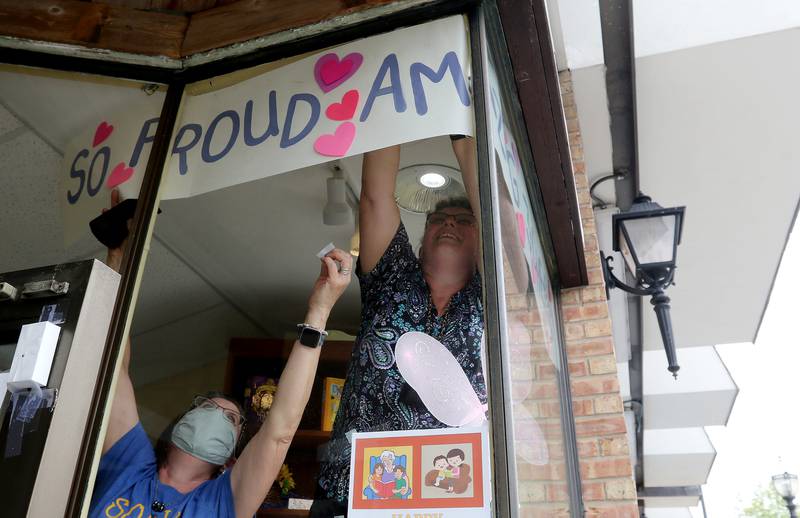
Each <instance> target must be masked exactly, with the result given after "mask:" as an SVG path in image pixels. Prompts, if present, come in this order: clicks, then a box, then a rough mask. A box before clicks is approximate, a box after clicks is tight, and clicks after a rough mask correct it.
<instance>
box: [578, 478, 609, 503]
mask: <svg viewBox="0 0 800 518" xmlns="http://www.w3.org/2000/svg"><path fill="white" fill-rule="evenodd" d="M581 486H582V487H581V492H582V493H583V499H584V500H605V499H606V492H605V486H604V484H603V483H602V482H582V484H581Z"/></svg>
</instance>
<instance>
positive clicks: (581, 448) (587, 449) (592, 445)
mask: <svg viewBox="0 0 800 518" xmlns="http://www.w3.org/2000/svg"><path fill="white" fill-rule="evenodd" d="M599 453H600V448H599V447H598V446H597V439H595V438H594V437H589V438H588V439H578V457H580V458H584V457H597V455H598V454H599Z"/></svg>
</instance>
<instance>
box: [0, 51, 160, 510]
mask: <svg viewBox="0 0 800 518" xmlns="http://www.w3.org/2000/svg"><path fill="white" fill-rule="evenodd" d="M163 99H164V93H163V91H162V90H160V89H159V87H158V86H157V85H145V84H142V83H137V82H133V81H124V80H117V79H109V78H102V77H96V76H90V75H85V74H68V73H62V72H56V71H48V70H39V69H32V68H24V67H10V66H0V178H1V179H2V186H0V192H2V197H1V199H0V282H3V281H4V280H9V279H15V281H14V282H13V284H16V286H14V287H15V288H16V289H17V290H18V292H21V291H22V290H23V286H24V284H23V285H20V283H19V282H17V281H16V279H24V281H22V282H39V281H51V280H55V281H57V282H59V283H68V285H67V284H62V286H64V288H65V290H66V293H59V294H54V293H53V292H52V291H49V290H43V291H40V292H39V293H38V294H37V297H23V296H20V297H19V298H18V299H16V300H4V301H2V302H0V381H2V383H0V399H4V400H5V404H0V408H2V409H3V412H2V414H0V417H2V418H3V420H2V422H3V429H2V431H0V437H2V443H3V444H2V445H0V456H2V460H0V484H2V486H3V488H4V491H3V494H4V498H3V511H4V514H7V515H8V516H24V515H25V514H26V509H27V513H28V514H29V515H31V516H33V515H36V516H56V515H64V513H65V506H66V505H67V500H68V497H69V493H70V488H71V486H72V480H73V475H74V472H75V463H76V462H77V459H78V454H79V451H80V449H81V441H82V439H83V434H84V427H85V423H86V419H87V415H88V410H89V401H90V399H91V397H92V394H93V391H94V389H95V380H96V379H97V377H98V373H99V371H100V360H101V358H102V352H103V347H104V345H105V340H104V338H105V336H106V333H107V326H108V322H109V320H110V313H111V308H112V307H113V304H114V297H115V294H116V290H115V286H116V284H117V276H116V274H114V273H113V272H111V271H109V270H108V269H107V268H105V267H104V266H102V265H99V264H92V263H88V264H86V263H85V264H81V265H66V264H65V263H73V262H77V261H85V260H88V259H93V258H98V259H105V257H106V249H105V247H104V246H103V245H102V244H100V243H99V242H98V240H97V239H96V238H95V237H94V236H93V235H92V233H91V232H90V230H89V221H90V220H92V219H93V218H95V217H97V216H99V215H100V214H101V210H102V209H103V208H106V207H109V205H110V198H111V192H112V189H111V188H112V187H113V186H114V185H118V186H119V188H120V189H123V190H124V191H125V196H126V197H129V198H136V197H137V196H138V192H139V186H138V184H137V181H138V179H137V178H132V177H131V176H130V175H129V176H127V177H126V176H125V175H126V171H128V170H129V169H130V168H129V164H130V163H131V149H133V147H134V146H133V144H134V143H135V142H136V136H137V135H133V136H130V135H128V134H126V133H125V132H124V131H123V130H122V129H121V128H120V126H119V125H120V123H121V121H122V120H123V119H125V118H126V116H127V115H128V114H130V113H132V112H133V113H137V114H140V115H142V116H145V117H146V116H148V115H149V116H151V117H158V114H159V112H160V109H161V104H162V102H163ZM137 129H138V128H137ZM129 144H130V147H128V145H129ZM148 154H149V146H147V145H143V146H142V147H141V148H140V149H139V151H138V154H137V158H138V160H139V162H140V165H141V164H144V163H146V161H147V157H148ZM141 168H142V170H143V166H142V167H141ZM22 270H24V272H21V271H22ZM78 271H80V272H83V273H82V274H81V276H79V275H78V274H77V273H75V272H78ZM11 272H16V273H11ZM89 272H90V273H89ZM9 274H10V275H9ZM90 276H91V280H90ZM9 283H10V284H11V282H10V281H9ZM101 287H102V288H101ZM98 300H99V301H100V302H98ZM99 306H102V309H101V310H98V311H92V310H90V309H89V308H95V309H96V308H97V307H99ZM43 321H47V322H49V324H47V325H46V326H47V327H49V326H50V325H51V324H52V326H55V327H56V329H57V330H56V331H55V332H57V335H58V339H57V343H56V345H55V347H54V349H55V350H54V353H53V355H52V361H47V362H46V363H45V365H44V366H43V370H45V371H46V372H47V375H46V376H43V378H42V379H45V380H46V385H45V386H43V387H42V393H44V394H46V393H48V392H49V391H53V390H58V404H57V405H55V406H54V409H52V412H51V411H50V410H51V409H48V408H41V407H40V408H39V410H38V411H37V413H36V414H35V416H33V418H32V421H30V422H32V423H34V424H33V425H32V426H28V425H27V424H26V425H25V426H24V429H21V428H19V426H20V425H19V422H18V421H16V420H15V419H13V416H14V415H18V414H14V412H15V409H20V408H23V405H22V402H24V401H27V402H29V403H30V402H31V401H32V399H31V397H30V394H34V393H35V392H36V391H33V392H31V393H30V394H29V393H28V392H27V390H24V389H23V390H19V388H17V387H14V388H16V390H14V393H13V394H12V392H8V393H7V392H6V383H5V381H6V379H8V377H9V376H11V374H10V372H15V370H16V372H19V369H15V368H13V367H12V363H13V362H15V360H14V354H15V352H16V349H17V347H18V342H19V341H20V335H21V328H22V326H26V325H29V324H35V325H39V323H42V322H43ZM27 329H31V328H27ZM51 329H53V328H51ZM87 329H91V330H92V333H95V332H96V334H92V336H91V337H89V338H88V339H87V332H86V330H87ZM98 336H99V337H100V338H98ZM20 358H21V357H20ZM29 358H30V356H29ZM17 367H18V366H17ZM9 371H10V372H9ZM17 383H20V381H19V380H17ZM22 383H25V380H23V381H22ZM39 384H41V383H37V385H39ZM23 398H24V399H23ZM34 408H35V407H34ZM62 416H66V417H62ZM15 423H16V424H15ZM10 430H16V432H17V441H18V444H19V449H18V450H16V454H14V455H8V453H9V452H8V451H7V448H6V447H7V446H9V445H12V444H13V442H14V440H15V439H12V436H14V432H13V431H12V432H11V433H9V431H10ZM6 439H8V440H6ZM53 451H58V455H54V454H53V453H52V452H53ZM55 456H57V457H58V458H57V460H51V459H52V458H53V457H55ZM89 460H90V461H91V458H90V459H89ZM54 465H57V467H56V468H53V466H54ZM37 470H38V471H37ZM45 477H46V478H48V479H49V480H50V481H51V482H53V481H55V482H56V483H50V484H47V487H46V488H45V489H44V490H42V489H41V488H42V487H43V485H42V481H43V480H44V478H45ZM34 487H35V488H36V489H34ZM34 491H35V492H34Z"/></svg>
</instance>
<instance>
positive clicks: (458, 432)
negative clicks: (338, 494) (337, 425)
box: [348, 427, 491, 518]
mask: <svg viewBox="0 0 800 518" xmlns="http://www.w3.org/2000/svg"><path fill="white" fill-rule="evenodd" d="M488 450H489V438H488V430H487V429H486V427H478V428H466V427H465V428H444V429H440V430H405V431H398V432H375V433H357V434H354V435H353V449H352V456H351V459H350V500H349V502H348V504H349V507H348V516H350V517H353V518H372V517H381V518H415V517H425V518H434V517H435V518H446V517H453V518H455V517H458V518H473V517H474V518H477V517H489V516H491V509H490V501H491V496H490V495H491V483H490V463H489V451H488Z"/></svg>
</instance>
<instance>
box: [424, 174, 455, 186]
mask: <svg viewBox="0 0 800 518" xmlns="http://www.w3.org/2000/svg"><path fill="white" fill-rule="evenodd" d="M447 182H448V180H447V177H446V176H442V175H441V174H439V173H425V174H423V175H422V176H420V177H419V183H421V184H422V185H423V186H425V187H428V188H430V189H438V188H439V187H444V186H445V184H446V183H447Z"/></svg>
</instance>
